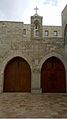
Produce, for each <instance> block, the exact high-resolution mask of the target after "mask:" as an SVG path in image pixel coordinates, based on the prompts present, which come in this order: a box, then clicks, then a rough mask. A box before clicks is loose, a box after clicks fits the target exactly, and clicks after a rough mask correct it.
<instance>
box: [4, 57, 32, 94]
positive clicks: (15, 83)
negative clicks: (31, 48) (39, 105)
mask: <svg viewBox="0 0 67 119" xmlns="http://www.w3.org/2000/svg"><path fill="white" fill-rule="evenodd" d="M3 91H4V92H30V91H31V69H30V66H29V64H28V63H27V62H26V61H25V60H24V59H22V58H20V57H15V58H13V59H12V60H11V61H9V62H8V64H7V66H6V68H5V71H4V89H3Z"/></svg>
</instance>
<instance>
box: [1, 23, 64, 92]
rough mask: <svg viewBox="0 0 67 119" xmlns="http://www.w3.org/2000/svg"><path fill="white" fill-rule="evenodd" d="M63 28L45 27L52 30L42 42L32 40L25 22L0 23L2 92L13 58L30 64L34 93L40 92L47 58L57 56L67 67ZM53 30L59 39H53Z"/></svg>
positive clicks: (28, 26)
mask: <svg viewBox="0 0 67 119" xmlns="http://www.w3.org/2000/svg"><path fill="white" fill-rule="evenodd" d="M61 28H62V27H61V26H60V27H47V26H46V27H45V26H43V30H45V29H48V30H50V35H49V37H48V38H46V37H43V39H42V40H38V39H37V40H36V39H33V40H31V39H30V25H26V24H24V23H23V22H20V23H19V22H0V92H2V91H3V80H4V69H5V66H6V64H7V63H8V61H9V60H11V59H12V58H13V57H16V56H20V57H23V58H24V59H25V60H26V61H27V62H28V63H29V65H30V67H31V73H32V77H31V78H32V83H31V87H32V89H31V90H32V91H33V89H38V90H40V75H41V67H42V64H43V63H44V61H45V60H46V59H47V58H49V57H50V56H57V57H59V59H61V60H62V62H63V63H64V65H65V57H64V55H65V54H64V39H63V37H62V30H61ZM23 29H26V31H27V34H26V36H24V35H23ZM53 30H58V32H59V36H58V37H53V34H52V33H53ZM43 34H44V33H43ZM65 68H66V66H65Z"/></svg>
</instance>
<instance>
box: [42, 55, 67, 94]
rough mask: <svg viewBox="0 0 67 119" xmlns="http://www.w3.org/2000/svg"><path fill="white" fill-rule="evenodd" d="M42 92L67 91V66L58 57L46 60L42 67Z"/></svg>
mask: <svg viewBox="0 0 67 119" xmlns="http://www.w3.org/2000/svg"><path fill="white" fill-rule="evenodd" d="M41 87H42V92H48V93H50V92H51V93H53V92H54V93H55V92H56V93H59V92H66V79H65V68H64V65H63V63H62V62H61V61H60V60H59V59H58V58H56V57H51V58H49V59H48V60H46V61H45V62H44V64H43V66H42V69H41Z"/></svg>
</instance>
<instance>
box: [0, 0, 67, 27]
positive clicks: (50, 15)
mask: <svg viewBox="0 0 67 119" xmlns="http://www.w3.org/2000/svg"><path fill="white" fill-rule="evenodd" d="M66 3H67V0H0V20H14V21H23V22H25V23H30V16H31V15H33V14H34V13H35V11H34V8H35V7H36V6H38V8H39V11H38V14H39V15H41V16H43V24H45V25H61V12H62V10H63V8H64V7H65V5H66Z"/></svg>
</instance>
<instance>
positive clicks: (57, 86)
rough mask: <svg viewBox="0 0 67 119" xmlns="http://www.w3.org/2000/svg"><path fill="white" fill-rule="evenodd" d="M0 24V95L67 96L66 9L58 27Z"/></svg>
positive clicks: (34, 20) (35, 22)
mask: <svg viewBox="0 0 67 119" xmlns="http://www.w3.org/2000/svg"><path fill="white" fill-rule="evenodd" d="M42 21H43V17H42V16H39V15H38V14H37V12H36V13H35V14H34V15H33V16H31V24H24V23H23V22H10V21H0V92H1V93H2V92H34V93H41V92H44V93H45V92H49V93H50V92H52V93H53V92H57V93H58V92H67V6H66V7H65V8H64V10H63V11H62V26H43V25H42Z"/></svg>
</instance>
